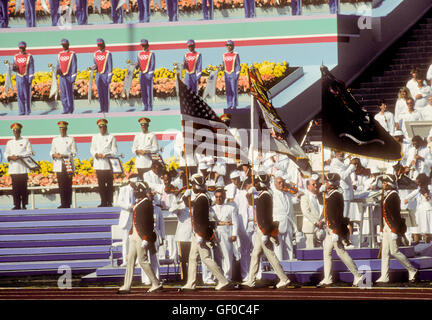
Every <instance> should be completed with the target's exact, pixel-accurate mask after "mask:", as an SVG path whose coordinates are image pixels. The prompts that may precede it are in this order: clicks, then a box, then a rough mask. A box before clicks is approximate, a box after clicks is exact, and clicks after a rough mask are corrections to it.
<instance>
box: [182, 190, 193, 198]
mask: <svg viewBox="0 0 432 320" xmlns="http://www.w3.org/2000/svg"><path fill="white" fill-rule="evenodd" d="M191 195H192V189H186V191H185V192H184V193H183V197H185V198H187V197H190V196H191Z"/></svg>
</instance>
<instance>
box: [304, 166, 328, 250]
mask: <svg viewBox="0 0 432 320" xmlns="http://www.w3.org/2000/svg"><path fill="white" fill-rule="evenodd" d="M306 189H307V190H306V191H305V195H304V196H303V197H301V199H300V208H301V211H302V214H303V224H302V232H303V234H304V235H305V238H306V249H312V248H316V247H319V246H320V244H321V243H322V240H324V237H325V230H324V223H325V222H324V220H323V210H322V209H323V206H322V204H320V201H319V198H318V197H321V194H320V193H319V176H318V175H316V174H314V175H312V176H311V177H310V178H309V179H308V180H306Z"/></svg>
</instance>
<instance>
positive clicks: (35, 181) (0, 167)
mask: <svg viewBox="0 0 432 320" xmlns="http://www.w3.org/2000/svg"><path fill="white" fill-rule="evenodd" d="M37 163H38V164H39V166H40V169H39V170H36V171H32V172H30V173H29V175H28V186H29V187H37V186H41V187H52V186H54V187H56V186H57V184H58V182H57V177H56V174H55V173H54V172H53V164H52V162H50V161H46V160H41V161H37ZM74 163H75V173H74V176H73V179H72V184H73V185H76V186H80V185H92V184H93V185H94V184H97V178H96V171H95V170H94V169H93V159H92V158H90V159H88V160H87V159H84V160H79V159H75V160H74ZM178 167H179V163H178V159H177V158H176V157H171V158H169V159H166V160H165V170H167V171H175V170H177V169H178ZM8 168H9V164H8V163H2V164H0V188H8V187H12V179H11V177H10V175H9V173H8ZM123 171H124V173H123V174H114V183H123V182H126V181H127V180H128V178H129V176H130V175H131V174H132V173H137V169H136V168H135V158H132V159H130V160H128V161H126V162H124V163H123Z"/></svg>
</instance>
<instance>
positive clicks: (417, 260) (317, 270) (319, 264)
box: [262, 247, 432, 284]
mask: <svg viewBox="0 0 432 320" xmlns="http://www.w3.org/2000/svg"><path fill="white" fill-rule="evenodd" d="M378 250H379V249H377V248H355V249H347V252H348V254H349V255H350V256H351V258H352V259H353V261H354V263H355V264H356V266H357V268H358V269H359V271H360V272H362V271H365V278H366V279H368V280H369V281H372V282H374V281H376V280H377V279H378V278H379V276H380V274H381V259H377V257H378ZM400 251H401V252H402V253H403V254H405V256H406V257H407V258H408V260H409V261H410V262H411V264H412V265H413V266H414V267H415V268H417V269H419V279H420V280H432V257H431V256H429V255H418V252H416V249H415V248H414V247H400ZM428 254H430V252H429V253H428ZM332 257H333V279H334V281H335V282H336V281H340V282H348V283H352V282H353V280H354V279H353V275H352V273H351V272H350V271H349V270H348V268H347V267H346V266H345V264H344V263H343V262H342V261H341V260H339V257H338V256H337V254H336V252H335V250H333V255H332ZM281 265H282V268H283V270H284V271H285V273H286V274H287V275H288V277H289V278H290V280H291V281H295V282H297V283H302V284H317V283H319V282H320V281H321V280H322V279H323V277H324V261H323V249H322V248H320V249H298V250H297V260H284V261H281ZM264 269H265V270H267V271H265V272H263V275H262V278H263V279H266V280H276V279H277V276H276V274H275V273H274V272H273V270H272V269H271V266H270V264H269V263H268V262H265V263H264ZM368 280H366V281H368ZM390 281H391V282H405V281H408V272H407V271H406V269H405V268H404V267H403V266H402V265H401V264H400V263H399V261H397V260H396V259H392V257H390Z"/></svg>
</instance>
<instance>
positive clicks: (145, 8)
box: [137, 0, 150, 22]
mask: <svg viewBox="0 0 432 320" xmlns="http://www.w3.org/2000/svg"><path fill="white" fill-rule="evenodd" d="M137 4H138V20H139V22H150V0H137Z"/></svg>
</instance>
